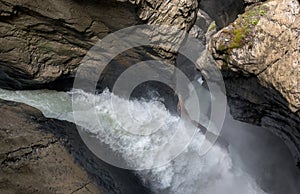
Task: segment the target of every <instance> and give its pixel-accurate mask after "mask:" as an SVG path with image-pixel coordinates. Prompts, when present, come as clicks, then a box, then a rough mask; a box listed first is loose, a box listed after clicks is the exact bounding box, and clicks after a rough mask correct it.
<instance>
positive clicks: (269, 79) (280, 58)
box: [209, 0, 300, 161]
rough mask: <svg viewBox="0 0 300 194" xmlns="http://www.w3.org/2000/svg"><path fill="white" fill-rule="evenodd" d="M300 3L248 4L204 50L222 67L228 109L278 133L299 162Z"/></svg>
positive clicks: (288, 0) (292, 0)
mask: <svg viewBox="0 0 300 194" xmlns="http://www.w3.org/2000/svg"><path fill="white" fill-rule="evenodd" d="M299 12H300V5H299V1H297V0H271V1H267V2H265V3H263V4H258V5H256V6H250V7H249V8H248V9H247V10H246V12H245V13H244V14H242V15H241V16H240V17H239V18H238V19H237V20H236V21H235V22H233V23H232V24H230V25H229V26H228V27H225V28H224V29H222V30H220V31H219V32H218V33H217V34H216V35H215V36H214V37H213V38H212V40H211V42H210V45H209V50H210V52H211V53H212V55H213V58H214V59H215V60H216V63H217V65H218V66H219V68H220V69H221V70H222V71H223V74H224V76H225V77H224V79H225V82H226V88H227V94H228V96H229V100H230V102H229V104H230V106H231V113H232V115H233V116H234V118H235V119H238V120H242V121H247V122H251V123H255V124H258V125H261V126H264V127H267V128H269V129H271V130H273V131H274V132H275V133H276V134H278V135H279V136H281V137H282V138H283V139H284V140H285V142H286V143H287V144H288V146H289V148H290V149H291V151H292V152H293V154H294V156H295V158H296V161H299V160H300V59H299V56H300V37H299V35H300V28H299V26H300V13H299Z"/></svg>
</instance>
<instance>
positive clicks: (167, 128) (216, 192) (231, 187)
mask: <svg viewBox="0 0 300 194" xmlns="http://www.w3.org/2000/svg"><path fill="white" fill-rule="evenodd" d="M0 98H2V99H5V100H11V101H17V102H23V103H26V104H28V105H31V106H33V107H36V108H38V109H39V110H41V111H42V112H43V114H44V115H45V116H46V117H49V118H56V119H60V120H67V121H70V122H75V121H74V116H73V114H74V112H73V109H72V99H73V103H75V104H76V105H77V106H78V107H80V108H81V109H80V112H77V115H81V116H80V118H81V119H80V120H77V121H76V123H77V124H79V125H80V126H81V127H82V128H80V129H82V130H86V132H88V133H89V134H91V135H92V136H93V137H96V138H97V139H98V141H100V142H102V143H105V144H107V145H108V146H109V147H110V149H111V150H112V151H113V152H115V153H118V154H119V155H121V156H122V158H123V159H124V161H126V162H128V163H129V164H132V163H139V162H140V163H147V162H153V161H148V160H150V159H149V158H151V157H150V155H151V149H153V147H155V146H161V145H162V144H163V143H164V142H166V141H168V140H169V138H170V137H171V136H172V134H173V133H174V130H175V129H176V127H177V126H178V125H180V123H181V119H180V118H179V117H176V116H174V115H171V114H170V113H169V112H168V111H167V110H166V108H165V107H164V105H163V104H162V103H160V102H159V101H157V100H155V99H154V100H152V101H145V100H133V101H130V102H128V101H126V100H124V99H122V98H119V97H117V96H114V95H113V94H111V93H110V92H109V91H107V90H106V91H104V92H103V93H101V94H98V95H95V94H89V93H85V92H83V91H81V90H73V91H71V92H56V91H49V90H38V91H7V90H0ZM111 98H115V99H116V101H115V102H117V107H118V108H117V109H116V107H113V106H112V104H111V100H110V99H111ZM126 103H129V109H130V112H131V113H132V115H122V112H123V110H122V109H123V108H125V107H124V106H123V105H124V104H126ZM95 104H96V107H95ZM126 107H127V106H126ZM127 108H128V107H127ZM91 109H93V110H96V111H97V115H98V118H95V117H93V116H91V114H90V111H91ZM116 110H118V111H119V112H118V114H117V117H116V114H115V111H116ZM128 116H133V117H134V118H136V120H137V122H128V121H130V119H128ZM150 117H151V118H150ZM77 118H78V117H77ZM149 119H152V120H153V121H155V122H153V123H152V126H149V123H148V122H147V121H148V120H149ZM97 122H100V123H101V126H102V127H99V125H97ZM203 122H205V119H204V120H203ZM203 124H204V125H207V123H203ZM153 125H154V126H153ZM122 127H126V128H129V129H130V128H132V129H134V128H139V129H141V130H145V131H147V128H149V127H151V128H153V127H154V128H159V129H158V130H157V133H154V134H153V135H148V136H138V135H134V134H132V133H126V132H125V133H124V131H122ZM182 127H186V126H185V125H182ZM188 127H191V126H188ZM195 130H196V129H195ZM204 141H206V140H205V137H204V136H203V135H202V134H201V133H199V132H197V133H196V134H195V136H194V138H193V140H192V141H191V143H190V144H189V146H188V147H187V148H186V149H185V150H184V151H183V152H182V153H181V154H180V155H178V156H177V157H176V158H175V159H174V160H172V161H170V162H169V163H168V164H166V165H163V166H161V167H158V168H154V169H148V170H141V171H136V174H137V175H138V176H139V177H140V178H141V179H142V180H143V181H144V183H145V185H147V186H149V187H150V188H151V190H152V191H154V192H155V193H176V194H183V193H185V194H194V193H195V194H220V193H230V194H240V193H243V194H248V193H249V194H261V193H265V192H264V191H263V190H262V189H261V188H260V187H259V186H258V185H257V184H256V182H255V180H254V179H253V178H251V177H250V176H249V175H248V174H247V173H246V172H244V171H243V170H242V169H240V168H239V167H238V166H234V165H233V161H232V158H231V155H230V151H231V148H230V146H229V148H228V149H224V148H222V147H220V146H218V145H214V146H213V147H212V148H211V149H210V151H209V152H208V153H207V154H206V155H204V156H201V155H199V149H200V147H201V145H202V144H203V142H204ZM139 153H140V154H139ZM148 153H149V155H148Z"/></svg>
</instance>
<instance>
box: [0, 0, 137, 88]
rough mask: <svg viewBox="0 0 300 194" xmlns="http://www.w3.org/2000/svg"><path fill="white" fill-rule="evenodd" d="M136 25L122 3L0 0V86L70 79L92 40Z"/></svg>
mask: <svg viewBox="0 0 300 194" xmlns="http://www.w3.org/2000/svg"><path fill="white" fill-rule="evenodd" d="M137 23H138V18H137V17H136V14H135V8H134V6H132V5H131V4H128V3H127V4H124V3H121V2H115V1H109V2H108V1H104V0H99V1H92V0H91V1H80V0H66V1H60V0H54V1H52V0H51V1H50V0H46V1H37V0H34V1H31V0H26V1H19V0H1V1H0V41H1V47H0V86H1V87H2V88H8V89H25V88H28V89H31V88H40V87H45V84H48V83H51V82H54V81H58V82H59V81H62V80H65V79H67V78H70V77H72V75H74V73H75V71H76V69H77V67H78V65H79V62H80V61H81V59H82V57H83V56H84V55H85V54H86V52H87V50H88V49H89V48H91V47H92V46H93V45H94V44H95V42H97V41H98V40H99V39H101V38H103V37H105V36H106V35H107V34H109V33H111V32H114V31H116V30H119V29H122V28H125V27H127V26H131V25H135V24H137ZM57 85H58V84H57ZM54 87H55V85H54Z"/></svg>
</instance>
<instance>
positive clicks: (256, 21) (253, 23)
mask: <svg viewBox="0 0 300 194" xmlns="http://www.w3.org/2000/svg"><path fill="white" fill-rule="evenodd" d="M251 23H252V25H253V26H255V25H257V24H258V19H257V18H255V19H254V20H252V22H251Z"/></svg>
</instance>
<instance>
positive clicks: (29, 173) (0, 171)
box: [0, 100, 149, 193]
mask: <svg viewBox="0 0 300 194" xmlns="http://www.w3.org/2000/svg"><path fill="white" fill-rule="evenodd" d="M0 110H1V113H2V116H1V117H0V139H1V142H0V144H1V145H0V165H1V168H0V193H148V192H149V191H148V190H147V189H146V188H144V187H143V186H142V184H141V183H140V182H139V180H138V179H137V178H136V177H135V176H134V175H133V174H132V173H131V172H130V171H128V170H124V169H119V168H116V167H113V166H110V165H108V164H107V163H105V162H103V161H101V160H100V159H98V158H97V157H96V156H94V155H93V154H92V152H91V151H89V149H88V148H87V147H86V146H85V144H84V143H83V141H82V140H81V137H80V135H79V133H78V132H77V129H76V126H75V125H74V124H72V123H69V122H65V121H58V120H55V119H46V118H45V117H44V116H43V114H42V113H41V112H40V111H39V110H37V109H35V108H32V107H30V106H28V105H25V104H21V103H16V102H9V101H4V100H0Z"/></svg>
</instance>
